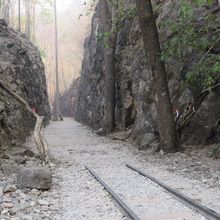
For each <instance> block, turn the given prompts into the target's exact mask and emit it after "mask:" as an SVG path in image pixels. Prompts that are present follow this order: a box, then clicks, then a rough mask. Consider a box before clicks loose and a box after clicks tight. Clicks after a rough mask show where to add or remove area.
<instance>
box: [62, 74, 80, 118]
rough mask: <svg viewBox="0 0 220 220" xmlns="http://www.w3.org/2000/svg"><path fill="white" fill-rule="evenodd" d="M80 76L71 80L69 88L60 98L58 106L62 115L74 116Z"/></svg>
mask: <svg viewBox="0 0 220 220" xmlns="http://www.w3.org/2000/svg"><path fill="white" fill-rule="evenodd" d="M79 82H80V78H78V79H76V80H74V81H73V83H72V85H71V86H70V89H69V90H67V91H65V93H64V94H63V95H62V96H61V98H60V108H61V112H62V114H63V116H65V117H74V116H75V112H76V108H77V97H78V89H79Z"/></svg>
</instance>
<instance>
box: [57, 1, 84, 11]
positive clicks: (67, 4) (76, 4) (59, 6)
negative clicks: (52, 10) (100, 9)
mask: <svg viewBox="0 0 220 220" xmlns="http://www.w3.org/2000/svg"><path fill="white" fill-rule="evenodd" d="M80 2H81V0H57V10H58V11H60V12H62V11H65V10H66V9H68V7H70V6H71V5H73V4H74V8H73V11H75V12H76V13H77V11H78V12H79V13H80V11H81V9H82V7H81V6H80Z"/></svg>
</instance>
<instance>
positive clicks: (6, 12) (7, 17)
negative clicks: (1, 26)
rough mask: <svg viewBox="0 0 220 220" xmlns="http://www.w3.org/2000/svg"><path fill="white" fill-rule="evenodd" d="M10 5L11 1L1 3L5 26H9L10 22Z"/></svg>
mask: <svg viewBox="0 0 220 220" xmlns="http://www.w3.org/2000/svg"><path fill="white" fill-rule="evenodd" d="M10 5H11V0H7V1H4V3H3V18H4V20H5V22H6V23H7V24H9V21H10Z"/></svg>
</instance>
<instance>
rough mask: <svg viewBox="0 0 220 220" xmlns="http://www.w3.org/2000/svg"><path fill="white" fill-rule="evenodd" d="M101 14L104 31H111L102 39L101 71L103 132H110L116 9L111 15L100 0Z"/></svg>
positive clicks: (105, 3)
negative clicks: (102, 76)
mask: <svg viewBox="0 0 220 220" xmlns="http://www.w3.org/2000/svg"><path fill="white" fill-rule="evenodd" d="M101 8H102V14H101V19H102V20H103V21H104V23H103V27H104V30H103V32H104V33H111V36H110V37H109V39H104V41H106V44H107V45H103V47H104V54H105V57H104V65H103V73H104V77H105V87H104V98H105V106H104V121H103V133H104V134H105V135H106V134H109V133H110V132H112V130H113V129H114V126H115V58H114V55H115V45H116V40H117V33H116V31H115V30H114V28H115V27H114V25H113V23H112V20H113V19H117V13H116V9H115V8H113V11H112V16H111V13H110V11H109V8H108V2H107V0H101Z"/></svg>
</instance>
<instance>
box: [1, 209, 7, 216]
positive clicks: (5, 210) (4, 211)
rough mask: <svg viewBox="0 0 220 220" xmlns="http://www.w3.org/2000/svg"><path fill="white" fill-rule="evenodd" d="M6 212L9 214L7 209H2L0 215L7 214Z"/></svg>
mask: <svg viewBox="0 0 220 220" xmlns="http://www.w3.org/2000/svg"><path fill="white" fill-rule="evenodd" d="M8 212H9V209H3V210H2V212H1V214H2V215H5V214H7V213H8Z"/></svg>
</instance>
